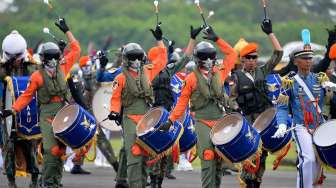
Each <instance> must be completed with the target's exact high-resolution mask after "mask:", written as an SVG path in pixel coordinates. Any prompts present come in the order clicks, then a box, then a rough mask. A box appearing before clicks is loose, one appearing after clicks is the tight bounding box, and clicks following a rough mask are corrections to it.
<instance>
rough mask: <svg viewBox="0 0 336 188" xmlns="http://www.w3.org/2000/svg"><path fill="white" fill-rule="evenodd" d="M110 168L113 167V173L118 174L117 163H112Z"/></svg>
mask: <svg viewBox="0 0 336 188" xmlns="http://www.w3.org/2000/svg"><path fill="white" fill-rule="evenodd" d="M112 167H113V169H114V171H115V172H116V173H118V168H119V163H118V162H114V163H112Z"/></svg>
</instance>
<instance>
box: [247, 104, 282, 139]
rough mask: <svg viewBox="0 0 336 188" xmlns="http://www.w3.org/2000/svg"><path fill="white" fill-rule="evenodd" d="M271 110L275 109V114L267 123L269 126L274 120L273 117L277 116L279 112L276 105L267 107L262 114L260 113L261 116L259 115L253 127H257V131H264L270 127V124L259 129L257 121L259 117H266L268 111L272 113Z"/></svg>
mask: <svg viewBox="0 0 336 188" xmlns="http://www.w3.org/2000/svg"><path fill="white" fill-rule="evenodd" d="M270 110H274V114H273V116H272V118H271V119H270V120H269V121H268V122H267V125H268V126H269V124H270V123H271V122H272V121H273V119H274V118H275V117H276V113H277V109H276V108H275V107H270V108H267V109H266V110H265V111H263V112H262V113H261V114H259V116H258V117H257V119H256V120H255V121H254V123H253V125H252V127H254V128H256V129H257V131H258V132H259V133H261V132H263V131H264V130H265V129H267V128H268V126H265V127H263V129H259V127H258V125H257V122H258V121H259V119H261V118H262V117H264V114H266V113H270V112H269V111H270Z"/></svg>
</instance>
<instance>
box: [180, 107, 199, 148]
mask: <svg viewBox="0 0 336 188" xmlns="http://www.w3.org/2000/svg"><path fill="white" fill-rule="evenodd" d="M186 113H187V112H186ZM192 121H193V119H192V117H191V115H190V114H189V113H187V115H186V118H185V119H184V122H183V134H182V136H181V138H180V140H179V145H180V152H186V151H188V150H190V149H191V148H192V147H194V146H195V144H196V143H197V135H196V133H195V131H193V127H192V124H193V122H192Z"/></svg>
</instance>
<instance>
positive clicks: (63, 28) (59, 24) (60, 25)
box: [55, 18, 69, 33]
mask: <svg viewBox="0 0 336 188" xmlns="http://www.w3.org/2000/svg"><path fill="white" fill-rule="evenodd" d="M55 25H56V26H57V27H58V28H59V29H60V30H61V31H63V33H66V32H67V31H69V27H68V25H67V24H66V22H65V19H64V18H60V19H57V20H56V22H55Z"/></svg>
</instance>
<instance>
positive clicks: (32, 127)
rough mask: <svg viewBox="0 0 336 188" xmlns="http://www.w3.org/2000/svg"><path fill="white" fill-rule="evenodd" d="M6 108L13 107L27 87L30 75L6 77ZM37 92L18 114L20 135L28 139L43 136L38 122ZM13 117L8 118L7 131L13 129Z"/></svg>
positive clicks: (17, 121) (17, 127)
mask: <svg viewBox="0 0 336 188" xmlns="http://www.w3.org/2000/svg"><path fill="white" fill-rule="evenodd" d="M5 80H6V81H7V87H6V93H5V99H6V101H5V108H6V109H11V108H12V104H13V103H14V102H15V100H16V99H17V98H18V97H19V96H20V95H21V94H22V93H23V92H24V91H25V90H26V89H27V86H28V81H29V77H27V76H22V77H15V76H13V77H6V78H5ZM37 109H38V107H37V94H36V93H35V94H34V96H33V98H32V100H31V102H30V103H29V104H28V105H27V106H26V107H25V108H24V109H22V111H21V112H19V113H17V114H16V129H17V133H18V135H19V136H21V137H23V138H26V139H35V138H41V137H42V135H41V130H40V126H39V124H38V117H39V115H38V110H37ZM12 123H13V117H12V116H9V117H7V118H6V125H7V131H10V130H11V125H12Z"/></svg>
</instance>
